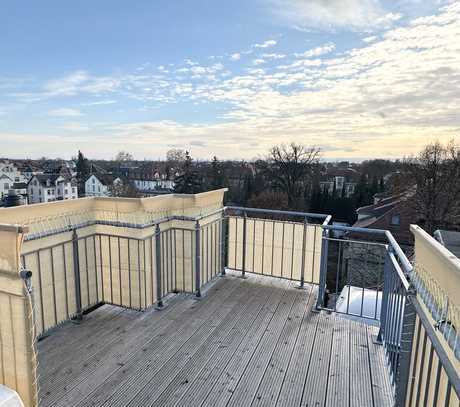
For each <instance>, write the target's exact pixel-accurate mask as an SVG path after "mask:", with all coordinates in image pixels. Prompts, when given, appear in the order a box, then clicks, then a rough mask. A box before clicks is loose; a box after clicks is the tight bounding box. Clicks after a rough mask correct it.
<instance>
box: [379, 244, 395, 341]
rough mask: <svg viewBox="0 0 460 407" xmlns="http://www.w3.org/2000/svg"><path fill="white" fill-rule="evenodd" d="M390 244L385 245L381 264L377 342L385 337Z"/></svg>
mask: <svg viewBox="0 0 460 407" xmlns="http://www.w3.org/2000/svg"><path fill="white" fill-rule="evenodd" d="M391 250H392V248H391V246H387V252H386V256H385V262H384V264H383V292H382V306H381V310H380V327H379V333H378V335H377V342H378V343H383V340H384V339H385V325H386V320H387V308H388V293H389V290H390V273H391V270H392V269H391V260H390V252H391Z"/></svg>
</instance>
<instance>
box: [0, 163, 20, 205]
mask: <svg viewBox="0 0 460 407" xmlns="http://www.w3.org/2000/svg"><path fill="white" fill-rule="evenodd" d="M24 182H27V180H26V178H25V176H24V174H22V173H21V171H20V170H19V169H18V167H17V166H16V165H14V164H13V163H11V162H9V161H2V162H0V198H3V197H4V196H6V195H8V191H9V190H10V189H15V187H14V184H17V185H19V184H22V183H24ZM16 193H18V194H21V193H22V191H16Z"/></svg>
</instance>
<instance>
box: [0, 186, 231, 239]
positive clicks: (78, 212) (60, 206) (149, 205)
mask: <svg viewBox="0 0 460 407" xmlns="http://www.w3.org/2000/svg"><path fill="white" fill-rule="evenodd" d="M226 190H227V189H225V188H224V189H219V190H216V191H210V192H204V193H201V194H196V195H187V194H180V195H178V194H170V195H162V196H156V197H151V198H109V197H91V198H81V199H74V200H66V201H56V202H51V203H43V204H34V205H27V206H20V207H14V208H4V209H2V210H1V211H0V223H7V224H18V225H28V227H29V232H30V234H34V233H40V232H44V231H49V230H57V229H59V228H62V227H64V226H66V225H69V224H79V223H83V222H88V221H96V220H101V221H119V222H129V223H137V224H145V223H148V222H151V221H153V220H156V219H160V218H162V217H167V216H172V215H178V216H180V215H183V216H192V217H193V216H199V215H203V214H206V213H209V212H211V211H212V210H213V209H218V208H220V207H222V202H223V196H224V193H225V191H226Z"/></svg>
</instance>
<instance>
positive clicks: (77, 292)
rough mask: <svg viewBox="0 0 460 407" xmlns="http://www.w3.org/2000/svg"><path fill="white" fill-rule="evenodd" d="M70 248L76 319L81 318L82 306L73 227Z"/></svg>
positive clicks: (75, 234) (78, 265)
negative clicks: (71, 251) (71, 252)
mask: <svg viewBox="0 0 460 407" xmlns="http://www.w3.org/2000/svg"><path fill="white" fill-rule="evenodd" d="M72 250H73V271H74V280H75V303H76V304H75V305H76V311H77V315H76V319H77V320H81V319H82V318H83V312H82V306H81V281H80V258H79V254H78V234H77V230H76V229H75V228H74V229H73V232H72Z"/></svg>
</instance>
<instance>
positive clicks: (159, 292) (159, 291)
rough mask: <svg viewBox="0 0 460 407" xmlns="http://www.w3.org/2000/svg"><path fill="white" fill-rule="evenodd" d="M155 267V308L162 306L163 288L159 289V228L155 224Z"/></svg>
mask: <svg viewBox="0 0 460 407" xmlns="http://www.w3.org/2000/svg"><path fill="white" fill-rule="evenodd" d="M155 268H156V277H157V309H161V308H163V298H162V297H163V290H162V289H161V285H162V281H161V230H160V225H159V224H157V226H156V228H155Z"/></svg>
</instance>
